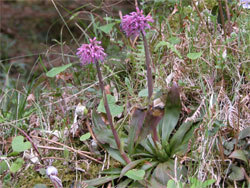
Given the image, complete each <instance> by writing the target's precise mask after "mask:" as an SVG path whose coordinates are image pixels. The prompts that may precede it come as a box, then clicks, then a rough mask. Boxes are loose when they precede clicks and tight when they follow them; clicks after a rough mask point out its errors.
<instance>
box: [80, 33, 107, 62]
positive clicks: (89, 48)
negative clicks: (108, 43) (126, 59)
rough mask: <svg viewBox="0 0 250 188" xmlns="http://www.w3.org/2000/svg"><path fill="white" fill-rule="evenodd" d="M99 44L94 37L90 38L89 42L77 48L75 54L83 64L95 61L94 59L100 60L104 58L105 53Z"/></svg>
mask: <svg viewBox="0 0 250 188" xmlns="http://www.w3.org/2000/svg"><path fill="white" fill-rule="evenodd" d="M99 44H101V42H100V41H97V40H96V37H95V38H93V39H90V43H89V44H82V46H81V47H80V48H78V49H77V53H76V55H77V56H78V57H79V58H80V60H81V63H82V64H83V65H87V64H90V63H95V62H96V61H101V62H102V61H103V60H104V59H105V57H106V56H107V54H106V53H104V49H103V48H102V47H101V46H99Z"/></svg>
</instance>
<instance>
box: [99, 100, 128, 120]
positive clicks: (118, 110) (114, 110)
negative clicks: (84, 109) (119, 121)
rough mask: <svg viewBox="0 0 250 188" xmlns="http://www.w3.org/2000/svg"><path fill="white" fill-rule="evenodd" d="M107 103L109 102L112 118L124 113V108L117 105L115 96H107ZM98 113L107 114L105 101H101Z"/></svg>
mask: <svg viewBox="0 0 250 188" xmlns="http://www.w3.org/2000/svg"><path fill="white" fill-rule="evenodd" d="M107 102H108V105H109V109H110V113H111V115H112V116H118V115H119V114H121V113H122V112H123V107H122V106H119V105H116V104H115V103H116V101H115V97H114V96H112V95H107ZM97 111H98V112H103V113H106V110H105V107H104V102H103V99H102V100H101V101H100V104H99V105H98V108H97Z"/></svg>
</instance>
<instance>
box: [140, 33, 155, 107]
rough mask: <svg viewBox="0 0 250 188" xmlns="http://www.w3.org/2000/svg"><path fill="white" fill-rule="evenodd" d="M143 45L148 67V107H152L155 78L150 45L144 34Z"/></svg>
mask: <svg viewBox="0 0 250 188" xmlns="http://www.w3.org/2000/svg"><path fill="white" fill-rule="evenodd" d="M142 37H143V43H144V50H145V56H146V66H147V81H148V102H149V103H148V107H149V105H150V99H151V96H152V94H153V77H152V70H151V58H150V55H149V49H148V43H147V39H146V36H145V35H144V33H142Z"/></svg>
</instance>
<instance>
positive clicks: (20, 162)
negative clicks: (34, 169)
mask: <svg viewBox="0 0 250 188" xmlns="http://www.w3.org/2000/svg"><path fill="white" fill-rule="evenodd" d="M23 163H24V160H23V159H21V158H17V160H15V162H14V163H12V164H11V166H10V171H11V172H12V173H16V172H17V171H18V170H19V169H20V168H22V166H23Z"/></svg>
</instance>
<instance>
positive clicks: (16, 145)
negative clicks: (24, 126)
mask: <svg viewBox="0 0 250 188" xmlns="http://www.w3.org/2000/svg"><path fill="white" fill-rule="evenodd" d="M11 145H12V149H13V151H16V152H23V151H25V150H28V149H30V148H31V143H30V142H28V141H27V142H24V137H23V136H16V137H15V138H14V139H13V140H12V143H11Z"/></svg>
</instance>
